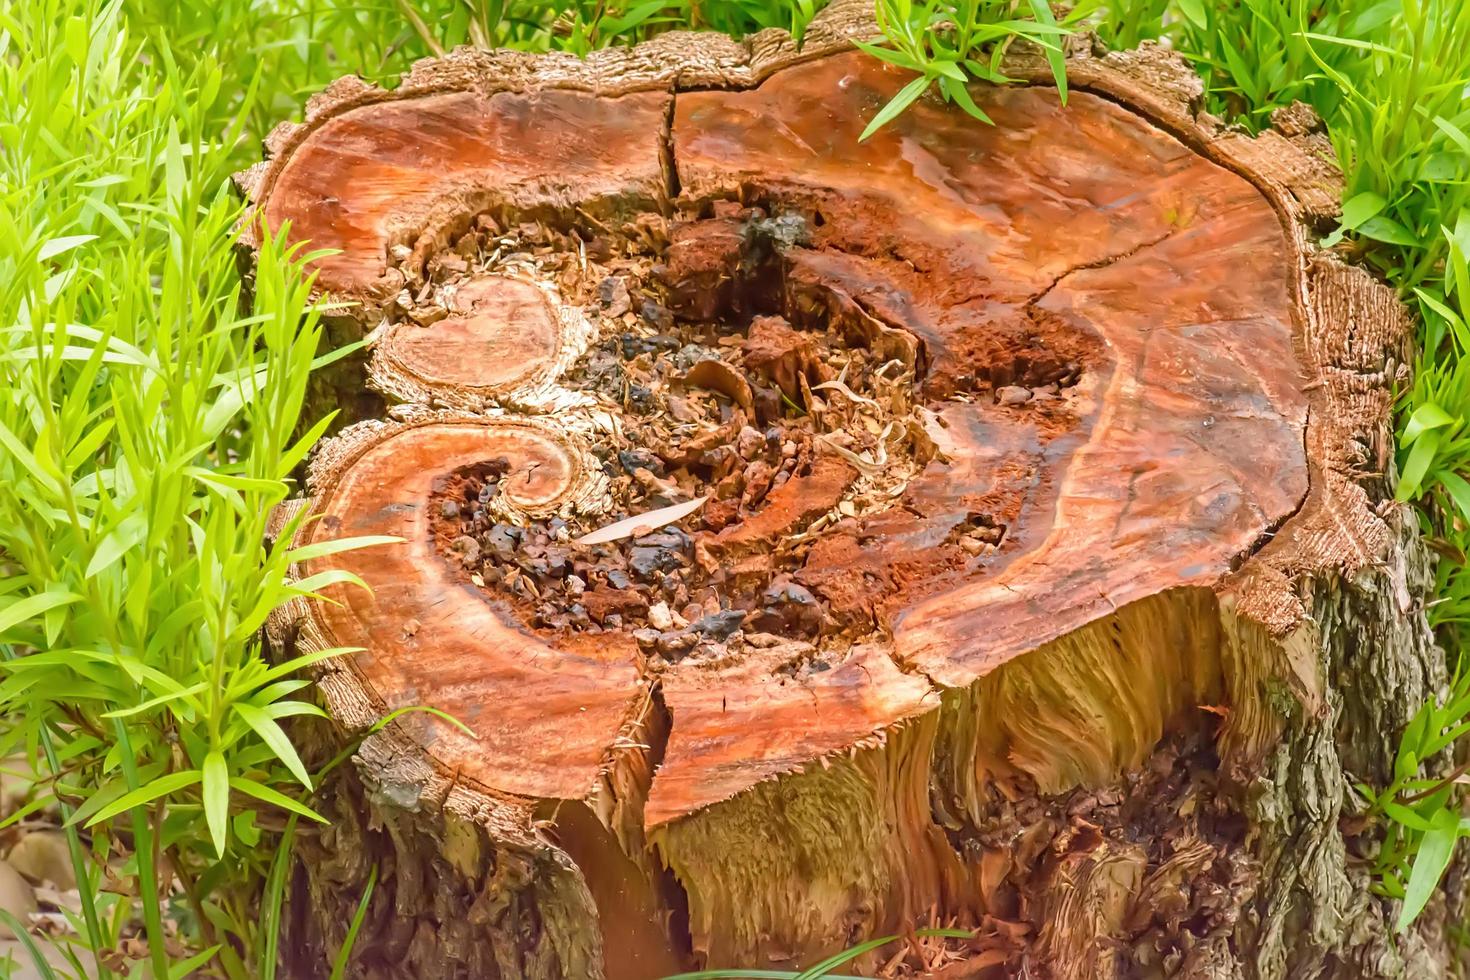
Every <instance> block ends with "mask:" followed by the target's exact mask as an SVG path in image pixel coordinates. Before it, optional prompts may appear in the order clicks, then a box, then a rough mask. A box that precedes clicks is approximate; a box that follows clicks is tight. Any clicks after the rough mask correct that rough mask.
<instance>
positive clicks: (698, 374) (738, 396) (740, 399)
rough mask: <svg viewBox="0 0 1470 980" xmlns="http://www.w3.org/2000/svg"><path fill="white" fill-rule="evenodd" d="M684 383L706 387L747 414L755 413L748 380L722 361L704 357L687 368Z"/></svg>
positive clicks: (752, 414) (696, 386)
mask: <svg viewBox="0 0 1470 980" xmlns="http://www.w3.org/2000/svg"><path fill="white" fill-rule="evenodd" d="M684 383H685V384H686V385H690V386H691V387H695V388H708V389H710V390H711V391H718V392H719V393H720V394H722V395H724V396H725V397H727V398H729V399H730V400H731V401H733V402H734V403H735V404H736V405H739V406H740V408H741V410H742V411H744V412H745V414H746V415H748V416H754V415H755V399H754V396H753V395H752V393H751V390H750V382H749V381H747V380H745V376H744V375H743V374H741V373H740V372H739V371H736V370H735V369H734V368H733V367H731V366H730V365H728V364H726V363H725V362H724V361H717V360H714V359H713V358H706V359H705V360H703V361H700V362H699V363H698V364H696V365H694V366H693V367H692V368H690V369H689V372H688V373H687V374H685V375H684Z"/></svg>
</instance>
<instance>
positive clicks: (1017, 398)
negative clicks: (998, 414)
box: [995, 385, 1031, 405]
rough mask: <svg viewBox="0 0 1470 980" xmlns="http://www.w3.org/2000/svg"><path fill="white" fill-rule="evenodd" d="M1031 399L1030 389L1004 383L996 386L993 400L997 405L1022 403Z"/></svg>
mask: <svg viewBox="0 0 1470 980" xmlns="http://www.w3.org/2000/svg"><path fill="white" fill-rule="evenodd" d="M1030 400H1031V389H1030V388H1022V387H1021V386H1020V385H1006V386H1005V387H1003V388H997V389H996V391H995V401H996V404H998V405H1024V404H1026V403H1027V402H1029V401H1030Z"/></svg>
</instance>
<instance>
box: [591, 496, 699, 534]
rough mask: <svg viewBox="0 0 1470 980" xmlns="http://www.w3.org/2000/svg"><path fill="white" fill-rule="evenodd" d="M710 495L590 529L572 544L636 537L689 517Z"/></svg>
mask: <svg viewBox="0 0 1470 980" xmlns="http://www.w3.org/2000/svg"><path fill="white" fill-rule="evenodd" d="M707 500H709V497H708V496H707V495H706V496H703V497H695V498H694V499H693V500H689V501H686V502H684V503H682V504H671V505H670V506H668V507H660V508H659V509H658V510H651V511H648V512H647V513H646V514H635V515H634V516H632V517H625V518H623V519H622V520H621V521H614V522H613V523H611V524H609V525H607V526H606V527H600V528H598V529H597V530H595V531H589V532H588V533H587V534H584V535H582V536H581V537H580V538H574V539H573V540H572V544H580V545H589V544H607V543H608V542H610V541H621V540H623V539H624V538H636V537H640V536H641V535H644V534H648V533H649V532H651V531H657V530H658V529H659V528H661V527H663V526H664V525H665V524H672V523H674V522H675V521H677V520H679V519H681V518H684V517H688V516H689V515H690V514H692V513H694V512H695V511H697V510H699V508H701V507H703V506H704V503H705V501H707Z"/></svg>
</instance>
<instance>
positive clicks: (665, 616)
mask: <svg viewBox="0 0 1470 980" xmlns="http://www.w3.org/2000/svg"><path fill="white" fill-rule="evenodd" d="M648 625H650V626H652V627H653V628H654V629H656V630H658V631H659V632H665V631H667V630H671V629H673V628H674V614H673V613H672V612H670V611H669V604H668V603H667V602H655V603H654V604H653V605H651V606H649V607H648Z"/></svg>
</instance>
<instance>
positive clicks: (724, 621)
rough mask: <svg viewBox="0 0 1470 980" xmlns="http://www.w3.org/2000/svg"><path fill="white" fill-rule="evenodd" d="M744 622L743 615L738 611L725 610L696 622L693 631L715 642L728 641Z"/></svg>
mask: <svg viewBox="0 0 1470 980" xmlns="http://www.w3.org/2000/svg"><path fill="white" fill-rule="evenodd" d="M743 622H745V613H744V612H742V611H741V610H739V609H727V610H725V611H724V612H717V613H712V614H710V615H708V616H705V617H703V618H702V619H699V620H696V621H695V623H694V627H693V628H694V629H695V630H696V631H697V632H700V633H703V634H704V635H705V636H710V637H714V638H715V639H717V640H728V639H729V638H730V637H731V636H733V635H734V634H735V633H736V632H737V631H738V630H739V629H740V624H741V623H743Z"/></svg>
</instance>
